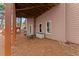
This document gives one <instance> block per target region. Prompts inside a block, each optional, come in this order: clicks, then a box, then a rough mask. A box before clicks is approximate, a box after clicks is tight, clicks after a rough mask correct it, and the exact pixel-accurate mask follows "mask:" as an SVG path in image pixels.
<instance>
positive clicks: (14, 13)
mask: <svg viewBox="0 0 79 59" xmlns="http://www.w3.org/2000/svg"><path fill="white" fill-rule="evenodd" d="M15 40H16V11H15V4H13V44H14V43H15Z"/></svg>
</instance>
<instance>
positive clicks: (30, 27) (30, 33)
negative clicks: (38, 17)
mask: <svg viewBox="0 0 79 59" xmlns="http://www.w3.org/2000/svg"><path fill="white" fill-rule="evenodd" d="M29 35H33V24H31V25H30V26H29Z"/></svg>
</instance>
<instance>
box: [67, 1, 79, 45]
mask: <svg viewBox="0 0 79 59" xmlns="http://www.w3.org/2000/svg"><path fill="white" fill-rule="evenodd" d="M66 13H67V14H66V18H67V20H66V22H67V26H66V30H67V40H68V41H70V42H73V43H78V44H79V3H75V4H74V3H72V4H66Z"/></svg>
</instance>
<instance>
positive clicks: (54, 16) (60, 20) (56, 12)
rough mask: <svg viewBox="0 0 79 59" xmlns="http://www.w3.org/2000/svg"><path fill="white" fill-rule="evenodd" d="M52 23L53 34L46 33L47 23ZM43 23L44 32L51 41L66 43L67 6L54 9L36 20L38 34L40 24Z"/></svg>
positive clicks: (63, 5) (61, 5)
mask: <svg viewBox="0 0 79 59" xmlns="http://www.w3.org/2000/svg"><path fill="white" fill-rule="evenodd" d="M48 20H51V21H52V28H51V30H52V31H51V34H47V33H46V22H47V21H48ZM40 23H42V32H43V33H46V34H45V36H46V37H47V38H50V39H54V40H58V41H63V42H65V41H66V40H65V4H60V5H58V6H56V7H53V8H52V9H50V10H49V11H47V12H45V13H43V14H42V15H40V16H39V17H37V18H36V32H39V24H40Z"/></svg>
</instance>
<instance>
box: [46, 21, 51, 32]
mask: <svg viewBox="0 0 79 59" xmlns="http://www.w3.org/2000/svg"><path fill="white" fill-rule="evenodd" d="M51 29H52V28H51V21H48V22H47V33H51Z"/></svg>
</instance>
